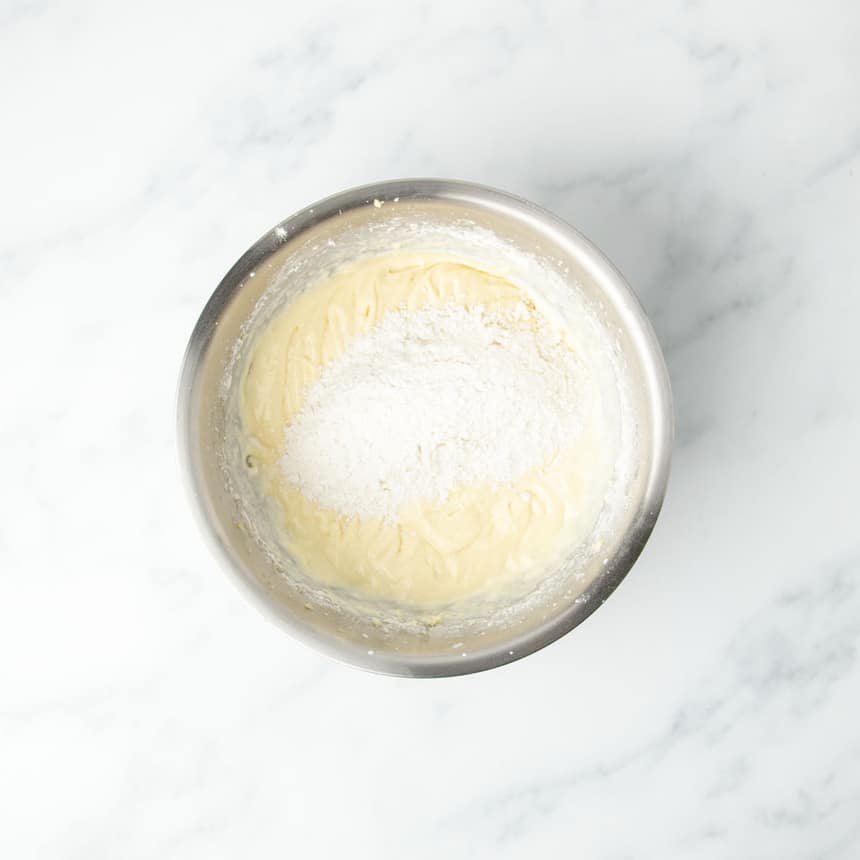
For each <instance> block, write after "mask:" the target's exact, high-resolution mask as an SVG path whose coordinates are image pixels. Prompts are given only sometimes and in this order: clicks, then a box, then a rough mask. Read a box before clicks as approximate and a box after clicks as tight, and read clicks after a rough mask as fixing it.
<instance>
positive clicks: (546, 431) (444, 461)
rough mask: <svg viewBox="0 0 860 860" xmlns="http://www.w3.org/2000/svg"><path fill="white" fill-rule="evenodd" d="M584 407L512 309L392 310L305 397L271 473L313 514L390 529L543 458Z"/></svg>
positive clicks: (576, 375)
mask: <svg viewBox="0 0 860 860" xmlns="http://www.w3.org/2000/svg"><path fill="white" fill-rule="evenodd" d="M588 396H589V386H588V384H587V374H585V372H584V369H583V367H582V365H581V363H580V361H579V360H578V358H577V357H576V355H575V354H574V352H573V351H572V350H571V349H570V348H569V346H567V345H566V344H565V343H564V342H563V339H562V336H561V333H560V332H559V331H558V330H557V329H555V328H553V327H551V326H550V325H549V324H547V323H546V322H545V321H544V320H543V319H542V317H539V316H538V315H537V314H534V313H533V312H530V311H529V309H528V308H527V307H526V306H525V305H524V304H520V305H518V306H516V307H515V308H513V309H512V310H505V311H502V310H499V309H493V310H490V309H488V308H484V307H475V308H471V309H467V308H464V307H459V306H456V307H455V306H449V307H444V308H428V309H424V310H420V311H415V312H408V311H405V310H400V311H395V312H390V313H388V314H387V315H386V316H385V318H384V319H383V320H382V322H381V323H380V324H379V325H377V326H376V327H375V328H373V329H372V330H371V331H370V332H368V333H367V334H366V335H364V336H362V337H359V338H357V339H355V340H354V341H352V342H351V343H350V344H349V345H348V346H347V348H346V351H345V352H344V354H343V355H341V356H340V357H339V358H338V359H336V360H334V361H332V362H331V363H330V364H329V365H328V366H326V368H325V369H324V370H323V372H322V375H321V376H320V378H319V380H318V381H317V382H316V383H315V384H314V385H313V386H311V388H310V390H309V391H308V392H307V396H306V399H305V403H304V406H303V408H302V410H301V412H300V413H299V414H298V415H297V416H296V417H295V418H294V420H293V421H292V423H291V424H290V425H289V426H288V427H287V428H286V431H285V433H286V438H285V441H286V448H285V450H286V454H285V455H284V457H283V459H282V461H281V465H282V468H283V470H284V473H285V475H286V477H287V479H288V480H289V481H290V482H291V483H292V484H294V485H295V486H296V487H298V488H299V489H300V490H301V491H302V493H304V494H305V495H306V496H307V497H308V498H310V499H312V500H313V501H315V502H317V503H319V504H320V505H322V506H323V507H326V508H331V509H334V510H336V511H338V512H340V513H342V514H345V515H347V516H360V517H380V518H382V519H384V520H386V521H389V522H392V521H395V520H396V519H397V515H398V511H400V510H401V508H402V507H403V506H404V505H408V504H410V503H412V502H417V501H421V500H427V501H436V502H442V501H444V500H445V499H446V498H447V497H448V496H449V494H450V493H451V492H452V491H453V490H454V489H455V488H456V487H458V486H461V485H463V484H468V483H471V482H474V481H490V482H494V483H503V484H509V483H511V482H513V481H515V480H516V479H517V478H519V477H520V476H521V475H523V474H524V473H525V472H527V471H528V470H529V469H531V468H533V467H535V466H537V465H539V464H541V463H544V462H546V461H547V460H549V459H551V458H552V457H553V456H554V455H555V454H556V453H558V452H559V451H560V450H561V449H562V448H563V447H566V446H568V445H569V444H570V443H571V441H572V440H573V438H574V437H575V435H576V433H577V432H578V431H579V429H580V427H581V425H582V420H583V415H584V412H585V408H586V402H585V401H586V399H587V398H588Z"/></svg>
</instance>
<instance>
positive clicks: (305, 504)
mask: <svg viewBox="0 0 860 860" xmlns="http://www.w3.org/2000/svg"><path fill="white" fill-rule="evenodd" d="M523 304H525V305H526V306H527V307H528V308H529V309H530V311H531V313H532V314H534V315H535V316H536V317H539V316H540V314H539V311H538V310H537V309H536V307H535V303H534V301H533V299H532V297H531V296H529V295H528V294H527V293H526V292H525V291H524V290H523V289H522V288H520V287H519V286H517V285H515V284H513V283H511V282H509V281H508V280H506V279H504V278H502V277H500V276H497V275H495V274H493V273H491V272H487V271H484V270H482V269H481V268H480V267H479V266H478V265H475V264H472V263H470V262H468V261H463V260H457V259H448V258H444V257H439V256H435V255H415V254H410V255H391V256H386V257H377V258H370V259H365V260H361V261H358V262H357V263H354V264H352V265H350V266H348V267H346V268H344V269H342V270H341V271H339V272H338V273H336V274H335V275H334V276H333V277H332V278H331V279H330V280H328V281H326V282H324V283H322V284H319V285H317V286H315V287H313V288H311V289H309V290H308V291H307V292H305V293H304V294H302V295H301V296H299V297H298V298H297V299H296V300H295V301H293V302H292V303H291V304H290V305H289V306H288V307H286V308H285V309H284V310H283V311H281V312H280V314H279V315H277V316H276V317H275V318H274V319H273V320H272V321H271V322H270V323H269V324H268V326H267V328H266V329H264V331H263V332H262V333H261V334H260V336H259V337H258V339H257V341H256V343H255V344H254V346H253V350H252V353H251V357H250V360H249V362H248V365H247V367H246V370H245V376H244V380H243V384H242V388H241V393H240V398H241V401H240V403H241V418H242V423H243V429H244V433H245V444H246V451H247V463H248V465H249V468H251V469H252V471H253V472H254V473H255V475H256V476H257V477H258V479H259V482H260V486H261V489H262V491H263V492H264V493H265V494H266V495H268V496H269V497H271V498H272V499H274V500H275V502H276V507H277V509H278V510H279V512H280V513H281V516H282V523H281V526H282V529H283V532H284V534H285V539H286V543H287V545H288V546H289V549H290V551H291V553H292V554H293V555H294V557H295V558H296V560H297V561H298V562H299V564H300V565H301V566H302V567H303V568H304V570H305V571H306V573H308V574H309V575H311V576H312V577H315V578H316V579H319V580H322V581H324V582H327V583H331V584H335V585H340V586H346V587H351V588H354V589H356V590H358V591H360V592H362V593H364V594H366V595H369V596H372V597H377V598H382V599H389V600H395V601H402V602H406V603H412V604H423V605H436V604H446V603H450V602H452V601H455V600H458V599H461V598H464V597H468V596H471V595H474V594H478V593H486V592H491V591H492V590H494V589H501V588H504V587H505V584H507V583H510V582H511V581H512V580H514V579H519V578H523V577H538V576H540V575H542V574H544V573H545V572H546V570H547V568H548V567H549V566H550V565H552V564H553V562H555V561H557V560H558V558H559V557H560V556H561V555H563V554H564V553H565V552H566V551H567V550H569V549H570V548H571V547H572V546H574V545H576V544H577V543H578V542H580V541H581V540H583V539H584V537H585V536H586V535H587V534H588V533H589V532H590V531H591V529H592V527H593V525H594V522H595V520H596V518H597V515H598V513H599V511H600V508H601V505H602V501H603V494H604V492H605V488H606V486H607V484H608V481H609V479H610V475H611V469H612V457H611V451H610V450H608V446H607V444H606V442H605V434H604V432H603V431H604V416H603V412H602V408H601V401H600V397H599V392H593V391H592V392H590V393H588V398H587V408H586V409H585V411H584V415H583V419H584V420H583V426H582V430H581V432H580V433H579V434H578V435H577V437H576V440H575V443H574V444H571V445H570V446H569V447H568V448H567V449H565V450H561V451H559V452H558V453H557V454H556V455H555V456H553V457H551V458H550V459H549V461H548V462H545V463H542V464H540V465H539V466H537V467H535V468H532V469H531V470H529V471H528V472H526V473H525V474H523V475H521V476H519V477H518V478H517V479H516V480H515V481H514V482H513V483H512V484H509V485H500V484H491V483H489V482H481V481H476V482H472V483H468V484H465V485H461V486H458V487H456V488H455V489H454V490H453V492H451V493H450V494H449V495H448V496H447V498H446V499H445V500H444V501H432V500H421V501H418V502H414V503H411V504H409V505H407V506H405V507H404V508H403V509H402V510H401V511H400V513H399V516H398V518H397V520H396V521H395V522H392V521H390V520H383V519H381V518H374V517H360V516H346V515H344V514H342V513H339V512H337V511H336V510H334V509H332V508H327V507H323V506H321V505H319V504H317V503H315V502H314V501H312V500H311V499H309V498H307V497H306V496H305V495H303V494H302V492H300V491H299V489H297V488H296V486H295V485H294V484H292V483H290V482H289V481H288V480H287V477H286V475H285V472H284V470H283V469H282V468H281V460H282V459H283V457H284V454H285V428H287V427H288V426H289V425H290V422H291V421H292V420H293V419H294V418H295V417H296V416H297V415H298V414H299V413H300V412H301V410H302V407H303V404H304V402H305V398H306V396H307V392H308V390H309V389H310V388H311V386H313V384H314V383H315V382H316V381H317V380H318V379H319V378H320V375H321V374H322V372H323V370H324V368H325V367H326V366H327V365H329V363H330V362H332V361H333V360H335V359H337V358H338V357H340V356H341V355H342V354H343V353H344V351H345V350H346V348H347V346H348V345H349V344H350V342H351V341H352V340H354V339H355V338H358V337H361V336H362V335H364V334H366V333H368V332H370V331H371V329H373V327H375V326H377V325H378V324H379V323H380V321H381V320H382V319H383V318H384V317H385V315H386V314H388V313H390V312H392V311H400V312H402V311H403V310H404V309H405V310H407V311H420V310H422V309H425V308H445V307H452V306H460V307H464V308H476V307H481V308H490V309H493V308H495V309H499V310H504V309H514V308H516V307H518V306H522V305H523ZM560 336H561V337H562V338H563V340H564V342H565V346H566V348H569V349H572V350H576V347H577V344H576V343H572V342H570V340H571V338H570V336H569V333H568V332H565V331H561V332H560ZM584 359H585V360H586V367H587V356H585V357H584ZM356 420H358V421H360V420H361V416H360V415H357V416H356Z"/></svg>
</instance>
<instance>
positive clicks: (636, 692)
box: [0, 0, 860, 860]
mask: <svg viewBox="0 0 860 860" xmlns="http://www.w3.org/2000/svg"><path fill="white" fill-rule="evenodd" d="M359 6H361V8H359ZM858 43H860V6H858V4H857V3H856V2H854V0H845V2H831V0H818V2H808V0H802V2H797V3H781V2H776V0H768V2H757V3H755V2H753V3H751V2H743V3H741V2H734V1H733V2H718V0H699V2H694V0H688V1H687V2H681V0H677V2H672V0H657V2H652V3H647V4H646V3H641V4H634V3H632V2H631V3H621V2H594V0H590V2H589V0H581V2H573V3H571V2H523V3H505V2H479V3H475V2H473V3H467V2H459V3H445V2H433V3H420V4H418V3H407V2H371V3H364V4H347V3H345V2H342V3H338V4H332V3H329V2H321V0H315V2H313V3H295V2H283V0H282V2H278V3H271V4H268V5H266V4H263V3H256V2H247V3H243V4H228V3H217V2H216V3H212V2H207V3H197V4H186V3H181V4H177V3H173V2H171V3H150V4H133V5H128V4H123V3H109V2H101V3H100V2H95V0H80V2H76V3H62V2H49V0H33V2H28V0H11V2H10V0H3V2H2V3H0V105H2V113H3V123H2V134H0V154H2V159H0V218H2V223H0V227H2V229H0V271H2V283H0V320H1V321H2V337H0V366H2V380H3V383H2V388H3V397H2V401H0V438H2V443H3V448H2V450H3V455H4V461H5V465H4V470H3V488H2V492H0V577H2V579H0V856H3V857H5V858H16V860H18V858H31V857H33V858H55V857H61V858H84V860H98V858H153V857H158V858H160V860H170V858H207V860H210V858H218V857H253V858H260V857H301V858H316V857H321V858H322V857H325V858H330V857H336V856H340V855H348V856H355V857H394V856H404V857H410V858H416V857H420V858H423V857H437V856H444V857H452V858H459V857H464V858H479V857H480V858H483V857H487V858H514V857H530V858H531V857H562V856H564V857H577V858H599V860H624V858H659V860H665V858H669V857H672V858H674V857H678V858H685V860H686V858H689V860H713V858H774V860H777V858H778V860H785V858H820V860H824V858H828V860H841V859H842V858H844V859H845V860H851V859H852V858H857V857H860V657H858V650H860V538H858V535H860V526H858V514H860V503H858V486H860V456H858V440H860V420H858V401H860V395H858V391H860V386H858V383H857V381H856V376H857V373H858V370H860V351H859V350H858V345H857V325H858V318H860V251H858V248H860V242H858V238H860V236H858V232H860V96H858V93H860V53H858V48H857V46H858ZM405 175H436V176H447V177H458V178H465V179H473V180H478V181H482V182H486V183H488V184H492V185H496V186H499V187H502V188H506V189H509V190H511V191H514V192H517V193H520V194H522V195H524V196H527V197H530V198H532V199H534V200H535V201H537V202H540V203H542V204H544V205H546V206H548V207H549V208H551V209H553V210H554V211H556V212H558V213H559V214H561V215H562V216H564V217H566V218H568V219H569V220H571V221H572V222H574V223H575V224H577V225H578V226H579V227H581V228H582V229H583V230H584V231H585V232H586V233H587V234H588V235H590V236H591V237H592V238H593V239H594V240H595V241H597V243H598V244H599V245H601V246H602V247H603V249H604V250H605V251H606V252H607V253H608V254H609V255H610V256H611V257H612V258H613V259H614V260H615V261H616V262H617V263H618V264H619V266H620V267H621V268H622V270H623V271H624V272H625V273H626V274H627V276H628V277H629V279H630V280H631V282H632V283H633V284H634V286H635V287H636V288H637V290H638V291H639V293H640V295H641V297H642V300H643V302H644V303H645V305H646V307H647V308H648V310H649V311H650V312H651V314H652V316H653V319H654V322H655V326H656V328H657V329H658V332H659V334H660V336H661V339H662V341H663V343H664V345H665V350H666V355H667V360H668V363H669V365H670V369H671V375H672V381H673V385H674V390H675V397H676V405H677V425H678V433H677V436H678V438H677V448H676V452H675V461H674V473H673V478H672V482H671V487H670V492H669V496H668V499H667V504H666V507H665V509H664V513H663V515H662V518H661V520H660V522H659V524H658V528H657V531H656V533H655V534H654V537H653V539H652V541H651V543H650V544H649V545H648V547H647V549H646V552H645V553H644V555H643V556H642V558H641V560H640V562H639V564H638V565H637V566H636V568H635V569H634V572H633V573H632V574H631V575H630V576H629V577H628V578H627V580H626V581H625V582H624V584H623V585H622V587H621V588H620V589H619V590H618V592H617V593H616V594H615V595H614V596H613V598H612V599H611V600H610V601H609V603H608V604H607V605H606V606H605V607H603V608H602V609H601V610H600V611H599V612H598V613H597V614H596V615H594V616H593V617H592V618H591V619H590V620H589V621H588V622H586V624H584V625H583V626H582V627H581V628H579V629H578V630H576V631H575V632H574V633H573V634H571V635H570V636H568V637H566V638H565V639H563V640H562V641H560V642H558V643H557V644H555V645H553V646H552V647H549V648H547V649H546V650H544V651H543V652H541V653H539V654H536V655H534V656H532V657H530V658H528V659H526V660H524V661H521V662H519V663H516V664H514V665H511V666H509V667H506V668H504V669H500V670H496V671H493V672H490V673H487V674H484V675H479V676H473V677H465V678H457V679H451V680H445V681H432V682H415V681H406V680H394V679H389V678H384V677H375V676H371V675H367V674H364V673H361V672H358V671H356V670H352V669H349V668H346V667H342V666H340V665H336V664H333V663H331V662H328V661H327V660H325V659H323V658H321V657H318V656H316V654H314V653H312V652H310V651H308V650H306V649H305V648H304V647H302V646H300V645H298V644H296V643H294V642H293V641H291V640H290V639H289V638H288V637H287V636H286V635H285V634H284V633H283V632H282V631H280V630H279V629H276V628H275V627H274V626H271V625H269V624H268V623H266V622H265V620H263V619H262V618H261V617H260V616H258V614H257V611H256V610H255V609H254V608H253V607H251V606H250V605H248V604H246V603H245V602H244V601H243V599H242V598H241V596H240V594H239V593H238V591H236V590H235V588H234V586H233V585H232V584H231V583H230V581H229V580H228V579H227V578H226V577H225V576H224V575H223V573H221V571H220V570H219V569H217V568H216V565H215V563H214V562H213V560H212V559H211V558H210V555H209V553H208V550H207V548H206V546H205V545H204V543H203V541H202V539H201V538H200V536H199V535H198V533H197V531H196V528H195V524H194V522H193V521H192V518H191V515H190V513H189V507H188V504H187V503H186V499H185V496H184V493H183V489H182V487H181V485H180V480H179V474H178V467H177V465H176V456H175V450H174V392H175V386H176V380H177V373H178V370H179V364H180V360H181V356H182V352H183V349H184V346H185V342H186V338H187V336H188V334H189V333H190V330H191V328H192V326H193V324H194V321H195V319H196V316H197V314H198V312H199V311H200V309H201V307H202V305H203V303H204V302H205V300H206V298H207V297H208V295H209V293H210V292H211V290H212V289H213V288H214V286H215V284H216V283H217V282H218V280H219V279H220V277H221V275H222V274H223V273H224V272H225V271H226V269H227V268H228V267H229V266H230V264H231V263H232V262H233V260H234V259H235V257H236V256H237V255H238V254H239V253H240V252H241V251H243V250H244V249H245V248H246V247H247V246H248V245H249V244H250V243H251V242H252V241H253V240H255V239H256V238H257V236H258V235H259V234H261V233H262V232H263V231H265V230H266V229H268V228H269V227H270V226H271V225H272V224H274V223H275V222H277V221H278V220H280V219H281V218H283V217H285V216H286V215H288V214H290V213H291V212H293V211H294V210H296V209H298V208H300V207H302V206H303V205H305V204H307V203H309V202H311V201H313V200H315V199H317V198H320V197H322V196H325V195H327V194H329V193H331V192H334V191H337V190H339V189H342V188H344V187H347V186H350V185H354V184H359V183H362V182H366V181H371V180H374V179H381V178H388V177H397V176H405Z"/></svg>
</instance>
